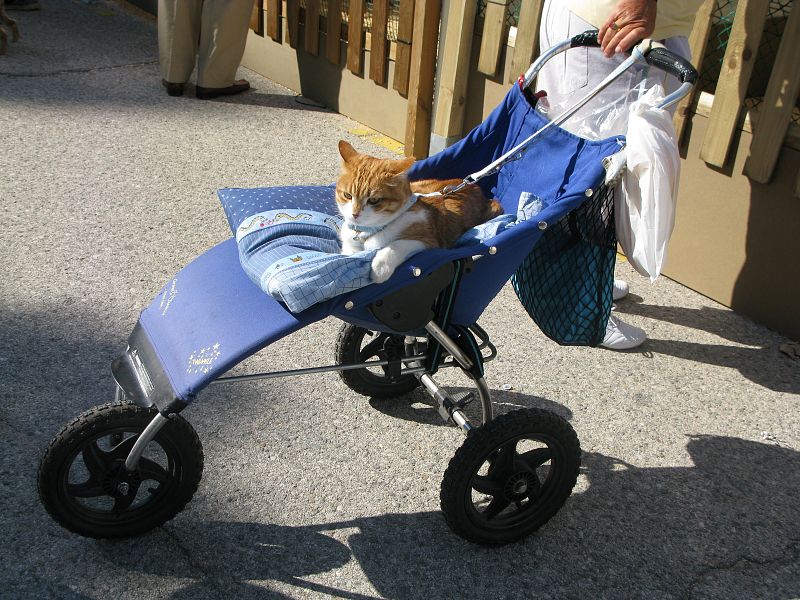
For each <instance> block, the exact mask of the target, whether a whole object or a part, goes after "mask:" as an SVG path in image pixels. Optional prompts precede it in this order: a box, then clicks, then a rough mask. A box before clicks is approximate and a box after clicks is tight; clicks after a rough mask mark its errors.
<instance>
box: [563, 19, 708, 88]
mask: <svg viewBox="0 0 800 600" xmlns="http://www.w3.org/2000/svg"><path fill="white" fill-rule="evenodd" d="M569 47H570V48H579V47H587V48H599V47H600V42H598V41H597V30H596V29H590V30H589V31H584V32H583V33H579V34H578V35H576V36H573V37H572V38H571V39H570V40H569ZM634 48H639V51H640V52H641V53H642V56H643V57H644V60H645V62H646V63H647V64H648V65H650V66H653V67H656V68H658V69H661V70H662V71H664V72H665V73H669V74H670V75H673V76H674V77H677V78H678V79H680V81H681V83H689V84H692V85H694V83H695V82H696V81H697V69H695V68H694V67H693V66H692V63H690V62H689V61H688V60H686V59H685V58H683V57H682V56H678V55H677V54H675V53H674V52H671V51H670V50H667V49H666V48H665V47H664V46H663V45H661V44H657V43H654V42H652V41H651V40H642V41H641V42H639V44H637V45H636V46H634ZM632 50H633V48H632V49H631V51H632Z"/></svg>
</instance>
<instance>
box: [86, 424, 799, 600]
mask: <svg viewBox="0 0 800 600" xmlns="http://www.w3.org/2000/svg"><path fill="white" fill-rule="evenodd" d="M687 449H688V451H689V454H690V455H691V458H692V460H693V461H694V466H686V467H670V468H637V467H633V466H631V465H628V464H625V463H623V462H621V461H619V460H616V459H614V458H613V457H608V456H603V455H601V454H591V453H590V454H587V455H585V457H584V468H583V471H584V474H585V476H586V478H587V479H588V482H589V486H588V489H587V490H586V491H584V492H582V493H576V494H574V495H573V497H572V498H571V499H570V500H569V501H568V502H567V504H566V506H565V507H564V508H563V509H562V511H561V513H559V515H557V516H556V517H555V518H554V520H553V521H551V522H550V523H549V524H547V525H546V526H545V527H543V528H542V529H541V530H540V531H539V532H538V533H537V534H536V535H533V536H531V537H530V538H528V539H527V540H526V541H524V542H522V543H518V544H512V545H510V546H505V547H501V548H494V549H492V548H482V547H479V546H475V545H472V544H469V543H467V542H464V541H463V540H461V539H459V538H457V537H455V536H454V535H453V534H452V533H451V532H450V531H449V530H448V529H447V527H446V525H445V523H444V519H443V518H442V516H441V515H440V514H438V513H437V512H421V513H411V514H385V515H380V516H375V517H364V518H356V519H352V520H345V521H340V522H332V523H322V524H316V525H310V526H299V527H293V526H279V525H268V524H261V523H236V522H224V521H211V522H204V521H197V520H192V521H182V522H178V523H175V524H172V525H168V526H167V528H166V530H167V531H168V533H169V537H170V538H172V539H173V540H175V541H176V542H177V544H178V545H179V547H180V548H181V554H182V555H183V556H182V557H181V558H180V559H176V560H172V561H166V562H165V561H163V560H159V557H158V556H155V557H153V559H152V560H151V559H149V558H148V556H147V555H144V556H142V554H140V553H139V552H130V551H129V549H133V547H136V546H141V547H142V548H145V547H151V546H152V544H154V543H157V540H158V539H162V540H163V539H165V538H163V537H160V536H158V537H157V534H153V535H151V536H145V538H141V540H140V541H131V542H123V543H115V544H103V546H102V551H103V552H105V553H107V554H108V555H109V556H108V559H109V560H112V561H113V562H115V563H117V564H121V565H124V566H126V567H128V568H130V569H133V570H141V571H143V572H145V573H151V574H156V575H161V576H173V577H179V578H192V581H191V583H189V584H188V586H187V587H185V588H183V589H181V591H180V592H179V593H178V594H177V595H176V596H173V597H186V598H188V597H207V596H213V595H214V594H215V593H217V592H218V591H219V590H222V589H224V590H227V591H228V592H230V591H232V590H235V591H236V593H237V596H238V597H253V598H275V597H284V596H281V594H280V593H277V592H276V591H274V589H271V588H270V586H269V585H266V584H265V585H263V586H262V585H258V584H256V583H255V582H257V581H262V582H264V581H273V582H281V583H282V584H283V585H285V586H286V585H288V586H291V587H292V588H299V590H303V591H305V592H313V593H320V594H330V595H333V596H335V597H340V598H354V599H360V598H367V597H372V596H370V595H364V594H361V593H355V592H349V591H347V590H343V589H338V588H336V587H335V586H331V585H324V584H320V583H316V582H314V581H313V575H314V574H321V573H325V572H328V571H331V570H333V569H337V568H340V567H343V566H345V565H346V564H347V563H348V562H349V561H351V560H355V561H357V563H358V565H359V567H360V568H361V569H362V570H363V572H364V573H365V574H366V576H367V577H368V579H369V581H370V583H371V584H372V586H373V587H374V588H375V589H376V590H377V591H378V593H379V594H380V595H381V596H383V597H387V598H433V597H452V598H489V597H534V596H541V597H590V596H591V597H608V598H620V597H661V598H677V597H716V598H733V597H741V598H745V597H759V598H790V597H796V596H797V595H798V594H800V563H798V558H800V507H799V506H798V505H797V502H796V497H795V493H796V490H797V489H800V454H799V453H797V452H795V451H793V450H789V449H785V448H780V447H776V446H770V445H765V444H761V443H756V442H751V441H746V440H742V439H738V438H731V437H716V436H697V437H692V438H690V439H689V442H688V445H687ZM188 510H189V511H191V507H190V508H189V509H188ZM334 535H335V536H336V538H338V539H334V537H333V536H334ZM341 540H346V542H345V541H341ZM126 545H128V546H131V548H129V549H128V548H125V546H126ZM161 550H162V552H166V551H168V550H169V549H168V548H161ZM184 559H185V561H184ZM182 564H183V565H184V566H183V567H181V565H182ZM478 565H480V567H479V568H476V567H477V566H478ZM198 573H203V574H204V575H203V576H202V577H197V574H198ZM309 578H310V579H309ZM299 590H296V591H295V593H302V592H299ZM598 590H601V596H597V595H596V594H597V592H598ZM523 592H524V593H523ZM586 594H589V596H587V595H586Z"/></svg>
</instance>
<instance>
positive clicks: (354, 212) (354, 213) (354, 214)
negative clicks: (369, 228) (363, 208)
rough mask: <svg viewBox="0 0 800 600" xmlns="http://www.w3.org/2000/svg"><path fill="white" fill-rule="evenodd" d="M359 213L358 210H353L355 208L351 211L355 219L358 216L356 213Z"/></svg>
mask: <svg viewBox="0 0 800 600" xmlns="http://www.w3.org/2000/svg"><path fill="white" fill-rule="evenodd" d="M360 214H361V213H360V212H358V211H355V210H354V211H353V218H354V219H357V218H358V215H360Z"/></svg>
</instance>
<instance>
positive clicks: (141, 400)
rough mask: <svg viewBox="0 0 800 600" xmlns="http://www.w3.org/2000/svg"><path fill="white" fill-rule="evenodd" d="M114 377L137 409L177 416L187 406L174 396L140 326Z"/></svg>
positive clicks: (116, 362)
mask: <svg viewBox="0 0 800 600" xmlns="http://www.w3.org/2000/svg"><path fill="white" fill-rule="evenodd" d="M111 373H112V374H113V375H114V380H115V381H116V382H117V385H118V386H119V387H120V388H121V389H122V391H123V392H125V396H126V398H127V399H129V400H131V401H132V402H133V403H134V404H137V405H138V406H142V407H144V408H150V407H151V406H153V405H155V406H156V407H157V408H158V410H159V412H162V413H174V412H178V411H180V410H181V409H183V408H184V407H185V406H186V404H185V403H184V402H181V401H180V400H179V399H178V398H177V397H176V396H175V393H174V392H173V390H172V385H171V384H170V381H169V378H168V377H167V374H166V372H165V371H164V368H163V367H162V365H161V361H160V360H159V359H158V355H157V354H156V351H155V349H154V348H153V345H152V344H151V343H150V340H149V339H148V338H147V334H146V333H145V331H144V329H143V328H142V325H141V323H136V327H134V329H133V333H131V335H130V338H128V348H127V349H126V350H125V353H124V354H122V355H121V356H119V357H118V358H116V359H115V360H114V362H112V363H111Z"/></svg>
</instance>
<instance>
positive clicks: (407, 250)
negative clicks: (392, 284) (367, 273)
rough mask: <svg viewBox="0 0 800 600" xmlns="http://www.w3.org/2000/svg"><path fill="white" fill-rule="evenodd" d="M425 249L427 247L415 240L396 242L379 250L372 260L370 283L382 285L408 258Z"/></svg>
mask: <svg viewBox="0 0 800 600" xmlns="http://www.w3.org/2000/svg"><path fill="white" fill-rule="evenodd" d="M425 248H427V245H426V244H424V243H423V242H420V241H417V240H397V241H394V242H392V243H391V244H389V245H388V246H386V247H385V248H381V249H380V250H378V252H377V253H376V254H375V257H374V258H373V259H372V273H371V275H372V281H374V282H375V283H383V282H384V281H386V280H387V279H389V277H391V276H392V273H394V271H395V269H397V267H399V266H400V265H401V264H403V262H405V260H406V259H407V258H408V257H409V256H411V255H412V254H416V253H417V252H421V251H422V250H425Z"/></svg>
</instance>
